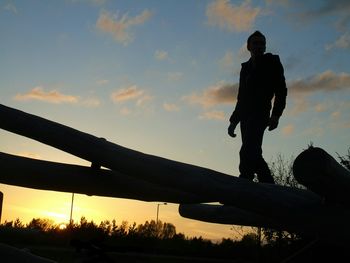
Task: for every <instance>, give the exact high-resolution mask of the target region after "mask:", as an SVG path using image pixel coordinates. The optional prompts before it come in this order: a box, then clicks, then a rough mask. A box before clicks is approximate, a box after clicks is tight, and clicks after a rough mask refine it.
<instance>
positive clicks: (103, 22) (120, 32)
mask: <svg viewBox="0 0 350 263" xmlns="http://www.w3.org/2000/svg"><path fill="white" fill-rule="evenodd" d="M151 16H152V13H151V12H150V11H148V10H147V9H146V10H144V11H143V12H142V13H141V14H140V15H137V16H135V17H131V18H129V17H128V14H127V13H126V14H124V15H122V16H121V17H119V16H118V14H117V15H112V14H110V13H109V12H107V11H102V12H101V14H100V16H99V18H98V20H97V22H96V27H97V28H98V29H99V30H101V31H103V32H105V33H109V34H111V35H112V36H113V38H114V40H115V41H117V42H119V43H122V44H123V45H127V44H129V43H130V42H132V41H133V35H132V34H131V33H130V32H129V31H130V28H131V27H133V26H136V25H142V24H144V23H145V22H146V21H147V20H148V19H149V18H150V17H151Z"/></svg>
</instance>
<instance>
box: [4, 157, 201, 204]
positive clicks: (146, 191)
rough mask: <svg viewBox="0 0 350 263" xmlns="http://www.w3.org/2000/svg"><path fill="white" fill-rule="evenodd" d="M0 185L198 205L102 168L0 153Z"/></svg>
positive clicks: (192, 198)
mask: <svg viewBox="0 0 350 263" xmlns="http://www.w3.org/2000/svg"><path fill="white" fill-rule="evenodd" d="M0 167H1V171H0V183H4V184H10V185H16V186H22V187H28V188H33V189H41V190H51V191H60V192H69V193H80V194H87V195H98V196H107V197H118V198H128V199H136V200H142V201H162V202H169V203H181V202H185V203H186V202H196V201H198V202H201V201H203V198H200V197H198V196H196V195H194V194H192V193H185V192H179V191H176V190H175V189H171V188H166V187H160V186H158V185H154V184H151V183H149V182H147V181H143V180H140V179H135V178H133V177H130V176H127V175H123V174H121V173H118V172H114V171H111V170H106V169H93V168H90V167H85V166H80V165H70V164H63V163H56V162H49V161H42V160H36V159H31V158H25V157H19V156H15V155H10V154H5V153H1V152H0Z"/></svg>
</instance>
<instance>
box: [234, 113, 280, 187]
mask: <svg viewBox="0 0 350 263" xmlns="http://www.w3.org/2000/svg"><path fill="white" fill-rule="evenodd" d="M265 129H266V121H265V120H264V119H263V118H257V119H250V120H246V121H241V134H242V147H241V150H240V165H239V171H240V177H242V178H247V179H249V180H253V179H254V174H255V173H256V174H257V177H258V180H259V182H262V183H274V180H273V177H272V175H271V172H270V169H269V167H268V165H267V163H266V162H265V160H264V158H263V157H262V142H263V137H264V132H265Z"/></svg>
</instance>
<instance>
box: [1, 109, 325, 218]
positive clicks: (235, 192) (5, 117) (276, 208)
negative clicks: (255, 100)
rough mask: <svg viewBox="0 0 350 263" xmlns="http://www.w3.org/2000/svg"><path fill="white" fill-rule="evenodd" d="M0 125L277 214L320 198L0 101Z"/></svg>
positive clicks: (181, 187)
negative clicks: (120, 141) (142, 148)
mask: <svg viewBox="0 0 350 263" xmlns="http://www.w3.org/2000/svg"><path fill="white" fill-rule="evenodd" d="M0 128H2V129H5V130H8V131H11V132H14V133H17V134H20V135H23V136H26V137H29V138H32V139H34V140H37V141H40V142H42V143H45V144H47V145H51V146H53V147H56V148H58V149H61V150H63V151H65V152H68V153H71V154H73V155H76V156H78V157H81V158H83V159H86V160H88V161H91V162H93V163H97V164H99V165H102V166H103V167H107V168H109V169H111V170H114V171H117V172H119V173H122V174H124V175H129V176H130V177H134V178H137V179H140V180H144V181H147V182H150V183H152V184H154V185H159V186H162V187H164V188H170V187H171V188H173V189H175V190H176V191H179V192H186V193H192V194H194V195H196V196H200V197H201V198H203V199H205V200H213V201H218V202H221V203H224V204H228V205H233V206H236V207H239V208H242V209H247V208H248V209H249V210H251V211H252V212H256V213H259V214H261V215H268V216H271V217H272V216H273V217H274V218H277V219H278V218H279V217H280V215H281V214H283V213H289V212H290V211H291V210H293V209H296V208H298V209H306V210H307V209H309V208H312V207H315V206H319V205H320V204H321V201H322V200H321V199H320V197H319V196H318V195H316V194H314V193H312V192H310V191H306V190H301V189H295V188H290V187H284V186H280V185H270V184H261V183H253V182H251V181H248V180H245V179H239V178H237V177H234V176H230V175H227V174H224V173H220V172H217V171H214V170H211V169H207V168H203V167H199V166H195V165H191V164H186V163H181V162H177V161H173V160H169V159H165V158H161V157H158V156H154V155H149V154H145V153H141V152H139V151H135V150H131V149H128V148H125V147H122V146H120V145H117V144H114V143H112V142H109V141H107V140H105V139H101V138H98V137H96V136H93V135H90V134H87V133H84V132H81V131H78V130H76V129H73V128H70V127H67V126H64V125H62V124H59V123H56V122H53V121H50V120H46V119H44V118H41V117H38V116H35V115H32V114H28V113H25V112H22V111H19V110H16V109H12V108H9V107H6V106H3V105H0Z"/></svg>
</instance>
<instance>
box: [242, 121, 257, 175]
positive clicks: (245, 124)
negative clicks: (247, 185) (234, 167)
mask: <svg viewBox="0 0 350 263" xmlns="http://www.w3.org/2000/svg"><path fill="white" fill-rule="evenodd" d="M240 127H241V138H242V146H241V150H240V151H239V157H240V163H239V172H240V175H239V177H240V178H245V179H248V180H253V179H254V166H255V165H254V163H255V160H254V155H253V154H252V152H254V142H253V140H254V137H255V136H254V134H253V133H254V132H252V127H251V122H250V121H249V120H243V121H241V122H240Z"/></svg>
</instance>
